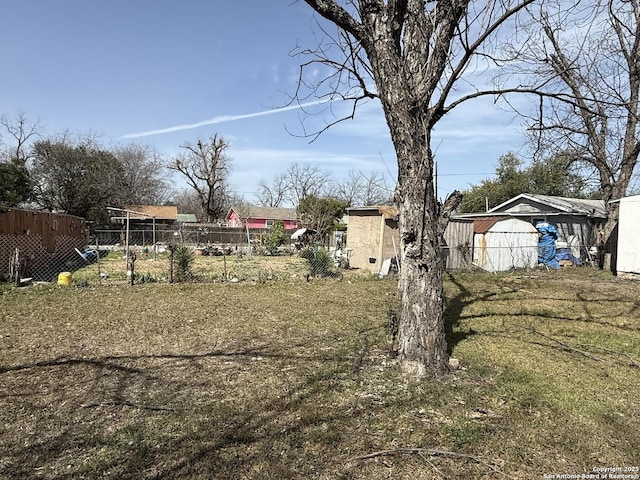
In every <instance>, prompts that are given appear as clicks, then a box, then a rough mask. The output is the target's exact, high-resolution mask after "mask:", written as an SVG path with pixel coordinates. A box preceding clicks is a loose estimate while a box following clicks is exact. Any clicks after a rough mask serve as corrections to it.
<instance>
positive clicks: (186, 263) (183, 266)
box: [173, 245, 195, 280]
mask: <svg viewBox="0 0 640 480" xmlns="http://www.w3.org/2000/svg"><path fill="white" fill-rule="evenodd" d="M194 260H195V255H194V253H193V251H192V250H191V249H190V248H189V247H187V246H186V245H178V246H177V247H176V250H175V253H174V254H173V261H174V262H175V266H176V275H177V277H178V280H187V279H189V278H191V266H192V265H193V262H194Z"/></svg>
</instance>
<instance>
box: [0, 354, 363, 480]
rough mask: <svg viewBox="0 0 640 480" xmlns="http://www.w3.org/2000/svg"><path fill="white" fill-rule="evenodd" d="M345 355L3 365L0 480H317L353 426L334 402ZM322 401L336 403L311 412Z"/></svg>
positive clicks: (350, 414) (148, 357)
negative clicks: (346, 428)
mask: <svg viewBox="0 0 640 480" xmlns="http://www.w3.org/2000/svg"><path fill="white" fill-rule="evenodd" d="M353 347H354V348H351V349H345V348H342V349H339V350H336V351H334V352H326V353H323V352H314V353H312V354H308V355H307V354H305V352H304V350H303V349H302V348H301V346H300V345H292V350H295V351H282V350H281V347H276V349H274V348H272V347H269V346H266V345H261V346H256V347H247V348H238V349H227V350H225V349H216V350H212V351H209V352H204V353H199V354H174V353H166V354H142V355H122V356H105V357H99V358H56V359H52V360H48V361H42V362H35V363H31V364H24V365H16V366H11V367H2V369H1V370H0V382H1V383H2V385H3V390H5V391H6V393H5V394H4V395H3V397H2V399H1V400H0V401H1V402H2V403H4V404H6V405H7V406H10V408H8V409H7V410H5V412H4V413H3V414H0V420H3V422H0V423H4V424H5V427H3V428H2V431H3V433H5V434H6V435H7V437H5V440H4V441H3V440H0V477H2V478H5V477H6V478H33V477H36V478H37V477H42V478H55V479H71V478H121V479H133V478H136V479H137V478H308V477H311V476H315V475H317V474H318V472H321V471H322V470H324V469H327V468H335V466H336V465H335V458H331V456H332V455H335V453H336V448H337V447H336V446H337V445H338V444H339V443H340V442H341V441H342V438H343V435H344V431H342V430H341V429H340V428H334V426H344V425H350V424H351V425H353V423H354V422H356V419H355V418H354V409H353V405H351V406H346V407H345V408H340V406H339V405H338V403H339V396H337V394H336V393H334V392H339V391H340V390H341V389H343V388H345V386H344V381H345V380H344V379H345V378H352V377H353V375H357V372H355V370H358V371H359V370H360V369H362V368H363V366H362V362H363V359H362V358H359V356H362V355H365V354H363V353H362V352H360V350H361V349H362V346H361V345H359V346H356V345H354V346H353ZM354 358H359V359H358V360H357V361H356V363H357V365H356V367H354ZM34 381H35V383H36V385H34V384H33V382H34ZM244 383H246V385H243V384H244ZM4 387H6V389H5V388H4ZM327 398H332V399H334V400H335V402H331V403H327V404H316V402H317V401H318V400H320V401H323V402H327ZM21 414H22V415H26V417H24V418H22V419H19V418H18V416H19V415H21ZM3 417H4V418H3ZM24 428H30V429H32V431H31V432H28V433H24V432H23V431H22V430H23V429H24ZM332 452H333V453H332Z"/></svg>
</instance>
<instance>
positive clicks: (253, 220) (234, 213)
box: [225, 206, 299, 230]
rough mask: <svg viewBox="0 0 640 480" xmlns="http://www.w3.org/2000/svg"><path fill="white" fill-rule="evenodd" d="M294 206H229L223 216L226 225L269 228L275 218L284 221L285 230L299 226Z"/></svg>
mask: <svg viewBox="0 0 640 480" xmlns="http://www.w3.org/2000/svg"><path fill="white" fill-rule="evenodd" d="M297 217H298V215H297V212H296V209H295V208H270V207H254V206H250V207H242V208H241V207H231V208H230V209H229V213H227V216H226V217H225V220H226V221H227V227H236V228H237V227H245V226H246V227H248V228H269V227H271V225H273V223H274V222H275V221H276V220H280V221H282V223H284V229H285V230H296V229H297V228H298V226H299V223H298V219H297Z"/></svg>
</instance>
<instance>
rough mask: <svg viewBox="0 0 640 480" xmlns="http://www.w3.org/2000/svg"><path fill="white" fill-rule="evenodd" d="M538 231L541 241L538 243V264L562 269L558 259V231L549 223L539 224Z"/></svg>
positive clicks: (537, 225)
mask: <svg viewBox="0 0 640 480" xmlns="http://www.w3.org/2000/svg"><path fill="white" fill-rule="evenodd" d="M536 230H538V233H539V234H540V240H539V241H538V263H539V264H543V265H546V266H547V267H551V268H556V269H557V268H560V264H559V263H558V260H557V259H556V240H557V238H558V230H557V229H556V227H554V226H553V225H551V224H550V223H547V222H539V223H537V224H536Z"/></svg>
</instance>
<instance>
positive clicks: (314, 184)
mask: <svg viewBox="0 0 640 480" xmlns="http://www.w3.org/2000/svg"><path fill="white" fill-rule="evenodd" d="M285 177H286V180H287V183H288V185H289V189H288V190H287V200H288V202H289V204H290V205H292V206H293V207H295V208H297V207H298V205H300V202H301V201H302V199H303V198H305V197H307V196H309V195H314V196H317V197H321V196H323V195H324V193H325V192H326V189H327V187H328V186H329V185H330V184H331V180H332V176H331V173H330V172H329V171H328V170H323V169H321V168H320V167H318V166H316V165H312V164H308V163H303V164H300V163H294V164H293V165H291V166H290V167H289V169H288V170H287V172H286V173H285Z"/></svg>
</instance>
